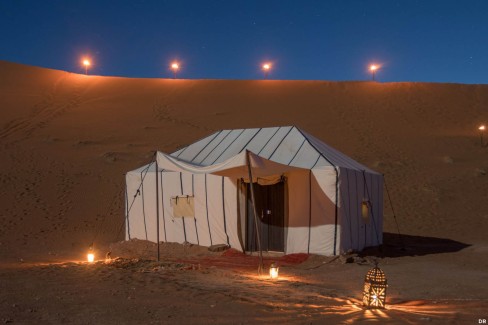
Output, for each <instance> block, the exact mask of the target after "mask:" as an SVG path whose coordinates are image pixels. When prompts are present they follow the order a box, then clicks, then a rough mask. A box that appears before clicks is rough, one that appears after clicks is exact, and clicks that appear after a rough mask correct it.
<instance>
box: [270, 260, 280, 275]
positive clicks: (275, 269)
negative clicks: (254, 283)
mask: <svg viewBox="0 0 488 325" xmlns="http://www.w3.org/2000/svg"><path fill="white" fill-rule="evenodd" d="M279 269H280V268H279V267H278V265H276V263H272V264H271V266H270V267H269V277H270V278H271V279H278V272H279Z"/></svg>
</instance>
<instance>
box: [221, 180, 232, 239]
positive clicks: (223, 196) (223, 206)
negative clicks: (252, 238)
mask: <svg viewBox="0 0 488 325" xmlns="http://www.w3.org/2000/svg"><path fill="white" fill-rule="evenodd" d="M224 181H225V178H224V176H222V211H223V215H224V232H225V237H227V245H229V246H230V243H229V235H228V234H227V222H226V220H225V184H224Z"/></svg>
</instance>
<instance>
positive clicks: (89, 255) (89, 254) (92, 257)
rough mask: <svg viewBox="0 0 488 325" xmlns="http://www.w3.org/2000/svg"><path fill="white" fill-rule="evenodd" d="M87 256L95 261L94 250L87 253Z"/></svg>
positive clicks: (89, 260)
mask: <svg viewBox="0 0 488 325" xmlns="http://www.w3.org/2000/svg"><path fill="white" fill-rule="evenodd" d="M86 258H87V259H88V262H90V263H93V262H94V261H95V254H93V252H89V253H88V254H86Z"/></svg>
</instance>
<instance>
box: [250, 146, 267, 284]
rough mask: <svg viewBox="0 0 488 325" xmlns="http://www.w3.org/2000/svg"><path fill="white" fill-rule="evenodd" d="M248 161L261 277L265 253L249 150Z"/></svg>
mask: <svg viewBox="0 0 488 325" xmlns="http://www.w3.org/2000/svg"><path fill="white" fill-rule="evenodd" d="M246 160H247V170H248V172H249V186H250V187H251V202H252V209H253V212H254V225H255V227H256V238H257V241H258V250H259V266H258V274H259V275H261V274H262V273H263V268H264V266H263V251H262V250H261V236H260V235H259V227H258V213H257V211H256V200H255V198H254V185H253V183H252V172H251V157H250V155H249V150H246Z"/></svg>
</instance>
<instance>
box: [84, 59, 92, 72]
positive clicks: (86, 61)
mask: <svg viewBox="0 0 488 325" xmlns="http://www.w3.org/2000/svg"><path fill="white" fill-rule="evenodd" d="M83 65H84V66H85V74H86V75H87V74H88V67H89V66H90V65H91V62H90V60H88V59H83Z"/></svg>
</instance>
